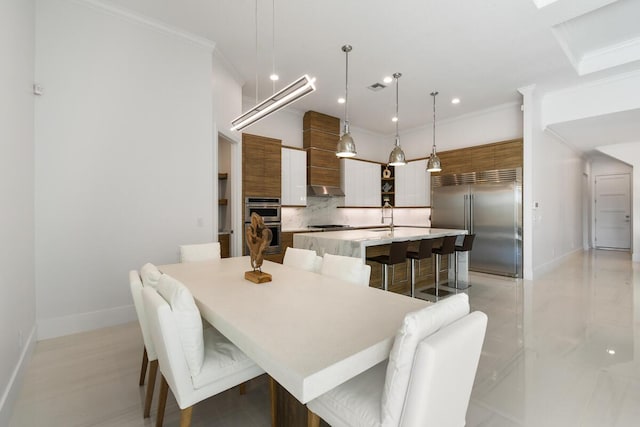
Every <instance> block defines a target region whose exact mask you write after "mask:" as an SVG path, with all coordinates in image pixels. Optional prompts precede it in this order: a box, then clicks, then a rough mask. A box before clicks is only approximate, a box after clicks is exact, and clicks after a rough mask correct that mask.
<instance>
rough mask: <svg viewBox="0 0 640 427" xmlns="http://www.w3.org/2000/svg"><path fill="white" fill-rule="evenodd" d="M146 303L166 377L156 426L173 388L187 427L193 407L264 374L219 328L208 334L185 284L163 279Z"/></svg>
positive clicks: (150, 291)
mask: <svg viewBox="0 0 640 427" xmlns="http://www.w3.org/2000/svg"><path fill="white" fill-rule="evenodd" d="M142 298H143V301H144V307H145V311H146V314H147V318H148V322H149V328H150V330H151V337H152V339H153V342H154V344H155V347H156V353H157V355H158V361H159V366H160V372H161V374H162V384H161V387H160V397H159V401H158V416H157V420H156V426H158V427H161V426H162V423H163V420H164V409H165V404H166V399H167V393H168V390H169V388H170V389H171V391H172V392H173V395H174V396H175V398H176V401H177V403H178V406H179V407H180V426H181V427H188V426H189V425H190V424H191V415H192V411H193V405H195V404H196V403H198V402H200V401H202V400H204V399H206V398H208V397H211V396H214V395H216V394H218V393H221V392H223V391H225V390H228V389H230V388H232V387H235V386H237V385H240V384H242V383H244V382H245V381H248V380H250V379H252V378H255V377H257V376H258V375H261V374H263V373H264V371H263V370H262V369H261V368H260V367H258V366H257V365H256V364H255V363H253V361H252V360H251V359H249V358H248V357H247V356H246V355H245V354H244V353H243V352H242V351H240V349H238V348H237V347H236V346H235V345H233V344H232V343H231V342H229V341H228V340H227V339H226V338H225V337H224V336H222V335H221V334H220V333H219V332H218V331H217V330H216V329H214V328H207V329H204V330H203V328H202V322H201V321H200V312H199V311H198V308H197V307H196V305H195V302H194V300H193V296H192V295H191V293H190V292H189V290H188V289H187V288H186V287H185V286H184V285H183V284H182V283H180V282H178V281H177V280H175V279H173V278H172V277H170V276H167V275H162V276H161V278H160V281H159V283H158V290H157V291H156V290H154V289H151V288H150V287H144V288H143V291H142Z"/></svg>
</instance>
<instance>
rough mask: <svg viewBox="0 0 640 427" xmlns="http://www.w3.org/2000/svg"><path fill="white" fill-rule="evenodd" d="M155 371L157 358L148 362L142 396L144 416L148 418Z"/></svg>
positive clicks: (156, 370) (156, 369) (154, 384)
mask: <svg viewBox="0 0 640 427" xmlns="http://www.w3.org/2000/svg"><path fill="white" fill-rule="evenodd" d="M157 372H158V359H156V360H153V361H152V362H151V363H150V364H149V381H148V382H147V392H146V395H145V397H144V418H149V415H150V414H151V401H152V400H153V389H154V388H155V387H156V376H157ZM163 378H164V377H163Z"/></svg>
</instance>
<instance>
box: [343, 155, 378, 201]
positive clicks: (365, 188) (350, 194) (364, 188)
mask: <svg viewBox="0 0 640 427" xmlns="http://www.w3.org/2000/svg"><path fill="white" fill-rule="evenodd" d="M341 162H342V167H341V170H342V173H341V180H342V189H343V190H344V195H345V196H344V205H345V206H354V207H372V206H380V176H381V175H380V174H381V172H380V164H378V163H372V162H364V161H361V160H354V159H343V160H341Z"/></svg>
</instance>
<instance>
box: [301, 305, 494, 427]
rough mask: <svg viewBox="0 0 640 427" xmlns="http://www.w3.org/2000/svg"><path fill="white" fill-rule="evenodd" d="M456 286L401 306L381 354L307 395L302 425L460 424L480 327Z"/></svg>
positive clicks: (479, 317) (481, 318)
mask: <svg viewBox="0 0 640 427" xmlns="http://www.w3.org/2000/svg"><path fill="white" fill-rule="evenodd" d="M468 313H469V302H468V298H467V295H466V294H458V295H454V296H452V297H449V298H447V299H445V300H442V301H441V302H438V303H436V304H433V305H431V306H429V307H427V308H424V309H422V310H419V311H416V312H413V313H409V314H407V316H406V317H405V319H404V322H403V324H402V326H401V328H400V330H399V331H398V333H397V334H396V338H395V341H394V344H393V348H392V349H391V353H390V355H389V360H388V361H387V362H382V363H380V364H378V365H376V366H374V367H373V368H371V369H369V370H367V371H365V372H363V373H362V374H360V375H358V376H356V377H355V378H352V379H351V380H349V381H347V382H346V383H344V384H341V385H339V386H338V387H336V388H335V389H333V390H331V391H329V392H327V393H325V394H324V395H322V396H320V397H318V398H316V399H314V400H312V401H310V402H309V403H308V404H307V407H308V410H309V423H308V425H309V426H318V425H319V422H320V419H319V418H318V416H320V417H322V418H323V419H324V420H325V421H326V422H328V423H329V424H330V425H331V426H333V427H351V426H384V427H391V426H393V427H397V426H402V427H422V426H438V427H462V426H464V425H465V417H466V412H467V407H468V405H469V399H470V396H471V389H472V387H473V381H474V378H475V374H476V370H477V367H478V360H479V358H480V352H481V349H482V343H483V341H484V334H485V331H486V327H487V316H486V315H485V314H484V313H482V312H479V311H476V312H473V313H471V314H468Z"/></svg>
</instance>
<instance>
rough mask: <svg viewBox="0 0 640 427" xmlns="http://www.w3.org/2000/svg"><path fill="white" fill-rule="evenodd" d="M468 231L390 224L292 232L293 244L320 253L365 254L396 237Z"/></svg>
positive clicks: (454, 233) (412, 238) (422, 236)
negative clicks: (390, 225) (385, 225)
mask: <svg viewBox="0 0 640 427" xmlns="http://www.w3.org/2000/svg"><path fill="white" fill-rule="evenodd" d="M464 234H467V230H455V229H449V228H420V227H396V228H395V229H394V231H393V233H390V232H389V227H385V228H369V229H359V230H340V231H323V232H316V233H296V234H294V235H293V246H294V247H296V248H302V249H313V250H315V251H316V252H317V253H318V255H320V256H322V255H324V254H325V253H330V254H333V255H344V256H352V257H358V258H360V257H362V258H363V259H364V256H365V254H366V248H367V247H369V246H379V245H387V244H390V243H391V242H393V241H400V240H421V239H437V238H441V237H444V236H458V235H464Z"/></svg>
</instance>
